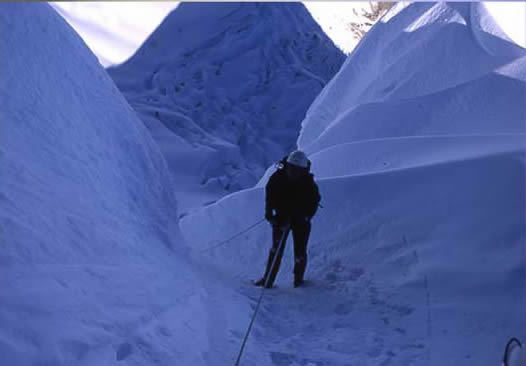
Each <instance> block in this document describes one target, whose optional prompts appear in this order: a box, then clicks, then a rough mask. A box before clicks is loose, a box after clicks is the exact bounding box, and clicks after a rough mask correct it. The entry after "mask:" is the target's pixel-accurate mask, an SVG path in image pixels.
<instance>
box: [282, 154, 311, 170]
mask: <svg viewBox="0 0 526 366" xmlns="http://www.w3.org/2000/svg"><path fill="white" fill-rule="evenodd" d="M287 163H289V164H291V165H296V166H299V167H301V168H308V167H309V159H307V155H305V153H304V152H303V151H300V150H296V151H293V152H291V153H290V155H289V157H288V158H287Z"/></svg>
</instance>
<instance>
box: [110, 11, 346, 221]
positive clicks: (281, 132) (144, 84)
mask: <svg viewBox="0 0 526 366" xmlns="http://www.w3.org/2000/svg"><path fill="white" fill-rule="evenodd" d="M343 59H344V56H343V53H342V52H341V51H340V50H338V49H337V48H336V46H335V45H334V44H333V43H332V41H331V40H330V39H329V38H328V37H327V36H326V35H325V33H324V32H323V31H322V30H321V28H320V27H319V26H318V24H317V23H316V22H315V21H314V19H312V17H311V15H310V14H309V12H308V11H307V9H306V8H305V7H304V6H303V5H302V4H298V3H183V4H181V5H179V6H178V7H177V8H176V9H174V10H173V11H172V12H171V13H170V15H169V16H168V17H167V18H166V19H165V20H164V21H163V23H162V24H161V25H160V26H159V27H158V28H157V29H156V30H155V32H154V33H153V34H152V35H151V36H150V37H149V38H148V39H147V40H146V42H145V43H144V44H143V45H142V46H141V48H140V49H139V50H138V51H137V52H136V54H135V55H134V56H133V57H132V58H130V59H129V60H128V61H127V62H125V63H124V64H122V65H120V66H117V67H112V68H109V69H108V72H109V73H110V75H111V76H112V78H113V79H114V80H115V82H116V84H117V85H118V87H119V88H120V90H121V91H122V92H123V93H124V95H125V96H126V98H127V100H128V101H129V102H130V104H131V105H132V107H133V108H134V109H135V110H136V111H137V113H138V114H139V116H140V118H141V119H142V120H143V122H144V123H145V124H146V126H147V127H148V128H149V130H150V131H151V133H152V135H153V137H154V139H155V140H156V141H157V142H158V144H159V146H160V147H161V150H162V152H163V153H164V156H165V157H166V160H167V162H168V165H169V167H170V169H171V171H172V172H174V174H175V175H176V176H177V177H178V180H177V181H176V189H177V191H178V192H180V193H181V194H180V195H179V196H180V197H181V205H182V206H183V211H186V209H187V208H189V207H192V206H196V205H197V206H200V205H201V204H203V203H206V202H207V201H213V200H215V199H217V198H219V197H221V196H223V195H225V194H227V193H228V192H232V191H236V190H239V189H241V188H246V187H249V186H252V185H254V184H255V183H256V182H257V180H258V179H259V177H260V176H261V175H262V173H263V172H264V170H265V169H266V167H267V166H268V165H269V164H270V163H271V162H272V161H275V160H276V159H278V158H281V157H282V156H283V155H285V154H286V153H287V152H288V151H290V150H291V149H292V148H293V146H294V144H295V141H296V139H297V136H298V130H299V126H300V122H301V120H302V119H303V117H304V116H305V112H306V110H307V108H308V106H309V105H310V104H311V102H312V101H313V99H314V98H315V96H316V95H317V94H318V93H319V92H320V91H321V89H322V88H323V86H324V85H325V84H326V83H327V82H328V81H329V79H330V78H331V77H332V76H333V75H334V74H335V73H336V71H337V70H338V69H339V67H340V65H341V63H342V62H343ZM190 159H191V160H192V163H191V164H189V163H188V161H189V160H190Z"/></svg>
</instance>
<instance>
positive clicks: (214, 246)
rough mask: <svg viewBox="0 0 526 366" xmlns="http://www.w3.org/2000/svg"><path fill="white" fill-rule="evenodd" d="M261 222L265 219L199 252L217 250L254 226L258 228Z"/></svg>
mask: <svg viewBox="0 0 526 366" xmlns="http://www.w3.org/2000/svg"><path fill="white" fill-rule="evenodd" d="M263 221H265V219H261V220H259V221H258V222H256V223H255V224H253V225H250V226H249V227H248V228H246V229H245V230H243V231H241V232H239V233H237V234H235V235H233V236H231V237H230V238H228V239H226V240H223V241H222V242H219V243H218V244H215V245H213V246H211V247H209V248H205V249H203V250H201V252H202V253H204V252H207V251H209V250H212V249H215V248H219V247H220V246H222V245H225V244H226V243H228V242H229V241H231V240H234V239H235V238H237V237H238V236H241V235H243V234H244V233H246V232H247V231H250V230H252V229H253V228H255V227H256V226H258V225H259V224H261V223H262V222H263Z"/></svg>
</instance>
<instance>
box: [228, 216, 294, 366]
mask: <svg viewBox="0 0 526 366" xmlns="http://www.w3.org/2000/svg"><path fill="white" fill-rule="evenodd" d="M289 230H290V224H287V226H286V227H285V230H284V231H283V235H282V236H281V239H280V243H279V247H278V251H277V252H276V253H275V254H274V259H273V260H272V266H270V271H269V273H268V276H267V278H265V285H264V286H263V288H262V289H261V293H260V294H259V299H258V303H257V305H256V308H255V309H254V313H253V314H252V319H250V324H249V325H248V329H247V331H246V332H245V337H244V338H243V343H242V344H241V349H240V350H239V354H238V355H237V360H236V363H235V366H238V365H239V361H240V360H241V355H242V354H243V350H244V349H245V344H246V343H247V339H248V336H249V334H250V331H251V330H252V324H254V320H255V319H256V315H257V313H258V310H259V305H260V304H261V300H262V299H263V295H264V294H265V290H266V289H267V286H268V284H269V279H270V277H271V275H270V274H271V273H272V272H273V271H274V266H275V265H276V261H277V258H278V256H279V253H280V252H281V248H282V247H283V245H285V242H286V239H287V235H288V233H289Z"/></svg>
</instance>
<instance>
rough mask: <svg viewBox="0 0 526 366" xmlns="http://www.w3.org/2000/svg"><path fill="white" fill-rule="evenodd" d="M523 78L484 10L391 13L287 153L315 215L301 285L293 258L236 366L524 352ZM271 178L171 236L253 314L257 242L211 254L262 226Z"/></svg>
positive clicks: (490, 358)
mask: <svg viewBox="0 0 526 366" xmlns="http://www.w3.org/2000/svg"><path fill="white" fill-rule="evenodd" d="M525 70H526V68H525V51H524V49H522V48H520V47H518V46H516V45H515V44H513V43H511V42H509V41H508V40H507V38H506V37H505V36H504V35H503V34H502V33H501V32H500V31H499V27H498V24H496V23H495V22H494V21H493V20H492V19H491V17H490V16H489V15H488V14H487V13H486V12H485V8H484V5H483V4H478V3H413V4H407V3H406V4H398V5H397V6H396V7H395V8H394V9H392V10H391V11H390V12H389V13H388V14H387V15H386V16H385V17H384V18H383V19H382V21H381V22H379V23H377V24H376V25H375V26H374V27H373V29H372V30H371V31H370V32H369V34H368V35H367V36H366V37H365V39H364V40H363V41H362V42H361V43H360V44H359V45H358V47H357V48H356V49H355V50H354V51H353V52H352V53H351V54H350V55H349V57H348V58H347V60H346V61H345V63H344V65H343V66H342V68H341V70H340V71H339V72H338V73H337V75H336V76H335V77H334V78H333V79H332V80H331V81H330V82H329V84H328V85H327V86H326V87H325V88H324V90H323V91H322V92H321V93H320V95H319V96H318V97H317V98H316V100H315V101H314V103H313V104H312V106H311V107H310V109H309V112H308V114H307V116H306V118H305V120H304V121H303V124H302V131H301V134H300V136H299V139H298V146H299V147H300V148H302V149H304V150H306V151H307V152H308V153H309V154H310V158H311V159H312V163H313V164H312V167H313V170H314V173H315V174H316V177H317V178H318V183H319V185H320V190H321V194H322V204H323V206H324V208H322V209H320V210H319V213H318V215H317V216H316V217H315V218H314V220H313V232H312V236H311V241H310V244H309V263H310V264H309V267H308V269H307V278H308V279H311V280H312V285H311V286H308V287H306V288H303V289H293V288H292V287H291V283H292V274H291V270H292V265H293V263H292V249H291V247H292V244H291V243H290V242H289V246H288V248H287V251H286V254H285V255H286V257H285V261H284V263H283V267H282V269H281V272H280V275H279V276H278V279H277V284H278V288H277V289H276V290H273V291H269V292H268V294H267V295H265V296H266V297H265V298H264V300H263V305H262V307H261V310H260V313H259V315H258V318H257V320H256V326H255V329H254V330H253V333H252V335H251V338H250V339H249V343H248V345H247V350H246V352H247V356H246V357H247V358H246V362H247V364H254V365H267V364H276V365H307V364H315V365H349V364H353V365H354V364H356V365H397V366H398V365H400V366H402V365H404V366H405V365H437V366H438V365H455V366H459V365H466V366H468V365H488V366H489V365H497V364H499V363H500V357H501V356H502V351H503V347H504V345H505V344H506V342H507V340H508V339H509V337H510V336H513V335H515V336H517V337H519V338H524V337H526V333H525V329H526V318H525V317H524V308H525V306H526V293H525V291H524V290H525V287H526V281H525V279H526V273H525V270H526V265H525V263H526V256H525V249H524V248H525V226H524V225H525V219H526V217H525V207H524V202H525V198H526V197H525V188H524V187H525V184H526V179H525V174H524V173H525V148H524V141H525V138H526V126H525V124H524V121H525V120H526V110H525V109H524V100H525V99H526V84H525V83H526V71H525ZM271 171H272V168H270V169H269V171H268V172H267V174H266V176H265V177H264V178H263V179H262V180H261V182H260V183H259V185H258V186H257V187H256V188H253V189H248V190H245V191H241V192H237V193H235V194H232V195H230V196H227V197H225V198H223V199H222V200H220V201H218V202H217V203H215V204H213V205H210V206H208V207H207V208H205V209H203V210H201V211H200V212H197V213H194V214H192V215H189V216H186V217H184V218H183V219H182V220H181V228H182V231H183V234H184V235H185V237H186V238H187V239H188V242H189V244H190V245H192V247H193V248H194V255H195V256H196V257H197V258H200V260H201V261H203V263H206V264H207V265H209V266H215V267H216V268H217V270H218V271H219V272H220V273H223V274H224V276H225V277H226V278H227V279H225V282H227V281H230V282H231V284H232V285H231V286H232V287H233V288H236V287H237V288H239V292H240V293H241V294H244V295H245V296H247V297H248V299H249V301H250V302H251V303H252V304H255V300H256V299H257V298H256V296H257V294H258V293H257V292H256V290H254V289H253V288H250V287H249V286H246V285H240V283H243V282H244V281H246V279H247V278H257V277H259V276H260V275H261V274H262V271H263V269H264V264H265V260H266V255H267V251H268V247H269V244H270V232H269V231H270V230H269V228H268V226H267V225H263V224H262V225H260V226H257V227H256V228H255V229H253V230H251V231H249V232H247V233H245V234H243V235H242V236H240V237H238V238H235V239H233V240H232V241H230V242H228V243H226V244H224V245H221V246H219V247H217V248H214V249H212V250H207V248H211V247H213V246H214V245H216V244H217V243H219V242H220V241H221V239H226V238H229V237H231V236H232V235H234V234H235V233H238V232H240V231H242V230H243V229H245V228H247V227H249V226H250V225H251V224H253V223H256V222H258V220H261V219H262V216H263V212H264V208H263V204H264V192H263V189H262V186H263V185H264V183H265V182H266V177H268V174H269V173H270V172H271ZM202 227H207V228H209V230H207V231H206V232H203V231H202V230H200V228H202ZM228 278H229V280H228Z"/></svg>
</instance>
